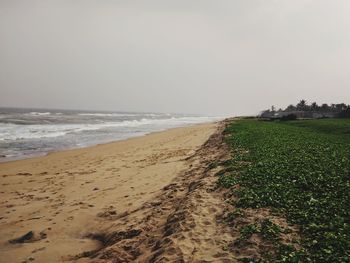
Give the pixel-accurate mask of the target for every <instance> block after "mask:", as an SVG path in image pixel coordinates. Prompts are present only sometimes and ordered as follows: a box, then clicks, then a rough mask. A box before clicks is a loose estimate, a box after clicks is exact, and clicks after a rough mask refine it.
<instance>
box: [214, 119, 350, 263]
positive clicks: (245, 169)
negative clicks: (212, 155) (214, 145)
mask: <svg viewBox="0 0 350 263" xmlns="http://www.w3.org/2000/svg"><path fill="white" fill-rule="evenodd" d="M225 134H226V139H227V143H228V144H229V145H230V146H231V148H232V159H231V160H230V161H229V162H226V164H225V165H226V168H225V169H224V171H225V173H221V174H220V178H219V184H220V185H222V186H224V187H226V188H232V195H233V197H234V198H233V199H232V200H235V203H234V205H235V206H236V207H238V208H241V209H245V208H270V209H271V210H273V211H278V213H279V214H280V215H283V216H284V217H286V218H287V220H288V222H290V223H292V224H296V225H298V226H300V233H301V236H302V241H301V242H302V243H301V245H302V248H301V249H299V250H296V249H294V248H291V247H289V246H286V245H282V244H281V245H280V247H279V252H278V253H279V256H278V257H277V258H276V259H275V261H274V262H334V263H336V262H350V120H348V119H347V120H346V119H322V120H305V121H289V122H266V121H257V120H237V121H234V122H233V123H232V124H230V125H229V126H228V127H227V129H226V131H225ZM237 186H239V187H237ZM237 211H240V210H237ZM237 211H236V212H234V213H232V214H231V215H230V216H231V217H236V216H237ZM240 213H241V212H240ZM280 231H281V229H280V228H278V227H277V226H275V225H274V224H272V223H271V222H270V221H265V222H263V223H261V224H260V225H259V226H257V225H248V226H245V227H242V229H241V234H242V236H244V237H249V235H251V234H253V233H255V232H260V233H263V234H264V235H265V238H270V239H275V238H276V237H277V236H278V234H279V232H280ZM261 260H264V259H263V258H262V259H261Z"/></svg>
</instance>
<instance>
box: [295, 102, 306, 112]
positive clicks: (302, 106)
mask: <svg viewBox="0 0 350 263" xmlns="http://www.w3.org/2000/svg"><path fill="white" fill-rule="evenodd" d="M306 108H307V105H306V100H301V101H300V102H299V103H298V104H297V110H306Z"/></svg>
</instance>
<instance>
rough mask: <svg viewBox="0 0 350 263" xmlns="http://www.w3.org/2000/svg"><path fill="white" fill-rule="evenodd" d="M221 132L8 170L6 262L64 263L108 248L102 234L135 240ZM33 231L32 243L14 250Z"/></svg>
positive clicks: (1, 244)
mask: <svg viewBox="0 0 350 263" xmlns="http://www.w3.org/2000/svg"><path fill="white" fill-rule="evenodd" d="M218 126H219V123H218V122H215V123H209V124H208V123H206V124H195V125H191V126H187V127H181V128H172V129H168V130H166V131H157V132H152V133H151V134H148V135H146V136H140V137H135V138H129V139H126V140H122V141H114V142H110V143H106V144H99V145H94V146H90V147H85V148H80V149H73V150H65V151H58V152H53V153H50V154H48V155H45V156H41V157H34V158H28V159H23V160H15V161H9V162H5V163H0V178H1V179H0V180H1V184H2V190H1V193H2V196H3V199H2V200H3V201H2V202H1V203H0V214H1V217H0V253H1V254H2V259H3V260H5V261H7V262H31V261H32V259H31V258H34V259H35V262H39V263H40V262H62V261H64V260H71V259H72V257H73V259H74V256H76V255H78V254H81V253H87V252H89V251H94V250H96V249H100V248H101V242H100V241H99V240H96V239H95V238H93V236H94V235H96V233H110V231H112V232H113V231H114V232H115V231H122V232H123V231H124V232H125V231H126V233H128V232H127V231H129V230H128V229H129V228H131V227H132V226H133V225H134V224H137V223H136V222H137V221H139V220H141V221H142V220H143V217H144V215H143V214H142V213H141V214H138V213H140V212H137V211H143V209H148V207H149V206H150V207H153V206H152V205H150V204H152V203H157V202H158V201H157V198H158V197H159V196H163V194H162V193H163V191H164V190H163V189H166V188H167V187H168V186H169V185H171V184H172V182H174V180H176V179H177V178H179V177H178V176H179V175H181V174H185V173H186V171H187V170H189V169H191V167H192V163H191V162H189V161H188V159H189V158H191V157H192V156H194V155H195V153H196V152H197V151H198V150H199V149H200V148H201V147H202V145H203V144H205V143H206V142H207V140H208V139H209V137H210V136H211V135H212V134H214V133H215V132H216V131H217V129H218ZM164 211H165V210H164ZM131 214H132V217H131ZM127 226H129V227H128V228H127ZM134 227H137V226H134ZM143 231H146V230H143ZM30 232H31V233H32V236H31V237H30V238H29V239H28V240H26V241H25V242H24V243H20V244H11V243H9V240H14V239H16V238H19V237H21V236H23V235H25V234H26V233H30ZM124 232H123V233H124ZM146 232H147V231H146ZM132 233H134V232H132ZM78 261H79V262H86V261H85V259H81V260H78Z"/></svg>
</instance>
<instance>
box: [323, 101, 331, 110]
mask: <svg viewBox="0 0 350 263" xmlns="http://www.w3.org/2000/svg"><path fill="white" fill-rule="evenodd" d="M321 110H322V111H329V110H330V107H329V106H328V104H327V103H323V104H322V105H321Z"/></svg>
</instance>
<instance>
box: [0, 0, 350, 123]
mask: <svg viewBox="0 0 350 263" xmlns="http://www.w3.org/2000/svg"><path fill="white" fill-rule="evenodd" d="M349 14H350V1H349V0H332V1H330V0H215V1H214V0H192V1H188V0H147V1H145V0H138V1H135V0H124V1H121V0H69V1H68V0H56V1H53V0H41V1H39V0H30V1H29V0H0V106H3V107H8V106H12V107H36V108H58V109H88V110H113V111H146V112H173V113H196V114H203V115H231V116H237V115H250V114H257V113H259V112H260V111H261V110H263V109H266V108H269V107H271V105H275V106H276V107H277V108H278V107H285V106H287V105H289V104H291V103H294V104H295V103H297V102H298V101H299V100H300V99H306V100H307V101H308V102H313V101H317V102H319V103H324V102H327V103H340V102H344V103H347V104H349V103H350V15H349Z"/></svg>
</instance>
